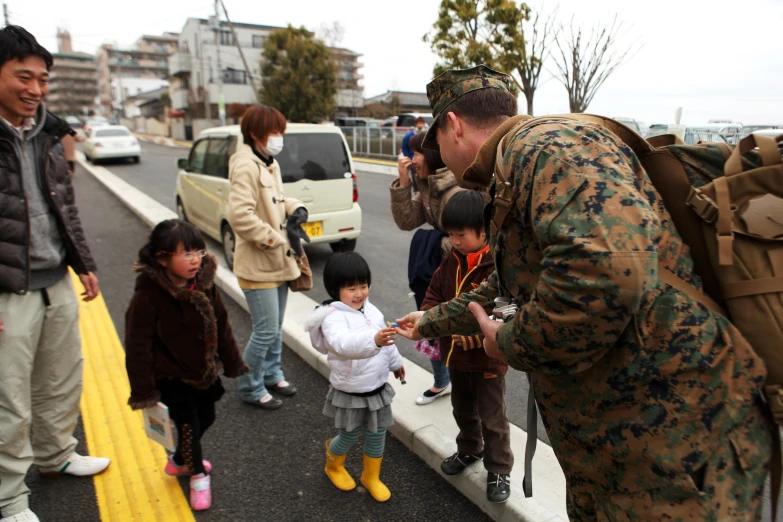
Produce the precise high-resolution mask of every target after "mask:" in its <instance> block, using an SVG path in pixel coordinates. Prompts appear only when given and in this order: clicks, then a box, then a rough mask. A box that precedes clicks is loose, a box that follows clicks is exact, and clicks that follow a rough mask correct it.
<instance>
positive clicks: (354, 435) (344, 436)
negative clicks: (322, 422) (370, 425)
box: [329, 426, 386, 459]
mask: <svg viewBox="0 0 783 522" xmlns="http://www.w3.org/2000/svg"><path fill="white" fill-rule="evenodd" d="M362 429H364V454H365V455H367V456H368V457H372V458H375V459H378V458H381V457H383V449H384V448H385V447H386V428H378V431H377V432H372V431H370V430H368V429H367V426H359V427H358V428H356V429H355V430H353V431H347V430H345V429H343V428H340V433H338V434H337V436H336V437H335V438H333V439H332V443H331V444H330V445H329V451H330V452H331V453H332V455H337V456H338V457H339V456H342V455H345V454H346V453H348V450H349V449H351V446H353V445H354V444H356V441H357V440H358V439H359V435H361V433H362Z"/></svg>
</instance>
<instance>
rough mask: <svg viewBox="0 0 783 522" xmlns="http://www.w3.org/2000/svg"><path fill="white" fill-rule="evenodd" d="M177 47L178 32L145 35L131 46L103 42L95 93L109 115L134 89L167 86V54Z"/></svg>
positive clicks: (98, 62)
mask: <svg viewBox="0 0 783 522" xmlns="http://www.w3.org/2000/svg"><path fill="white" fill-rule="evenodd" d="M178 46H179V34H177V33H164V34H163V35H160V36H154V35H144V36H142V37H141V38H139V39H138V40H137V41H136V42H135V43H134V45H133V46H132V47H130V48H121V47H116V46H114V45H112V44H104V45H102V46H101V47H100V48H99V49H98V54H97V65H98V95H99V97H100V104H101V107H102V108H103V111H104V113H105V114H106V115H107V116H108V115H110V114H111V113H113V112H115V111H119V110H121V109H122V106H123V102H124V100H125V98H127V97H128V96H129V95H135V94H138V92H134V90H135V91H139V90H141V91H145V90H152V89H156V88H158V87H161V86H165V85H167V83H166V82H167V81H168V77H169V68H168V56H169V54H171V53H173V52H175V51H176V50H177V48H178Z"/></svg>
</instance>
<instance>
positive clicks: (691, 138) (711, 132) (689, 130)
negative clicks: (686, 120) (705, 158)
mask: <svg viewBox="0 0 783 522" xmlns="http://www.w3.org/2000/svg"><path fill="white" fill-rule="evenodd" d="M718 130H719V129H715V128H713V127H711V126H702V127H686V128H685V138H684V139H683V141H684V142H685V144H686V145H696V144H697V143H729V140H727V139H726V137H725V136H723V135H722V134H721V133H720V132H718Z"/></svg>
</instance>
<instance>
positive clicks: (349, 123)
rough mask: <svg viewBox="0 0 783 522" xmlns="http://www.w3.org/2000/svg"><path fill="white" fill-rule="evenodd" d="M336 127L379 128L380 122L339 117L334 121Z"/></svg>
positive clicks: (369, 119) (370, 119)
mask: <svg viewBox="0 0 783 522" xmlns="http://www.w3.org/2000/svg"><path fill="white" fill-rule="evenodd" d="M334 122H335V124H336V125H337V126H338V127H375V128H377V127H380V120H374V119H372V118H348V117H339V118H335V119H334Z"/></svg>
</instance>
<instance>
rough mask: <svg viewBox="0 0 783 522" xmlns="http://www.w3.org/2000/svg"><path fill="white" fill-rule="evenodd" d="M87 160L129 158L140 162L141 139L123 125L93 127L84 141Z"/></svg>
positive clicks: (95, 161)
mask: <svg viewBox="0 0 783 522" xmlns="http://www.w3.org/2000/svg"><path fill="white" fill-rule="evenodd" d="M84 155H85V156H86V157H87V161H91V162H93V163H97V162H98V161H100V160H103V159H120V158H128V159H131V160H133V162H134V163H138V162H139V161H140V157H141V146H140V145H139V140H137V139H136V137H135V136H134V135H133V134H131V131H130V130H129V129H128V127H123V126H122V125H104V126H100V127H93V128H92V130H91V131H90V133H89V134H88V135H87V139H86V140H85V142H84Z"/></svg>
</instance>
